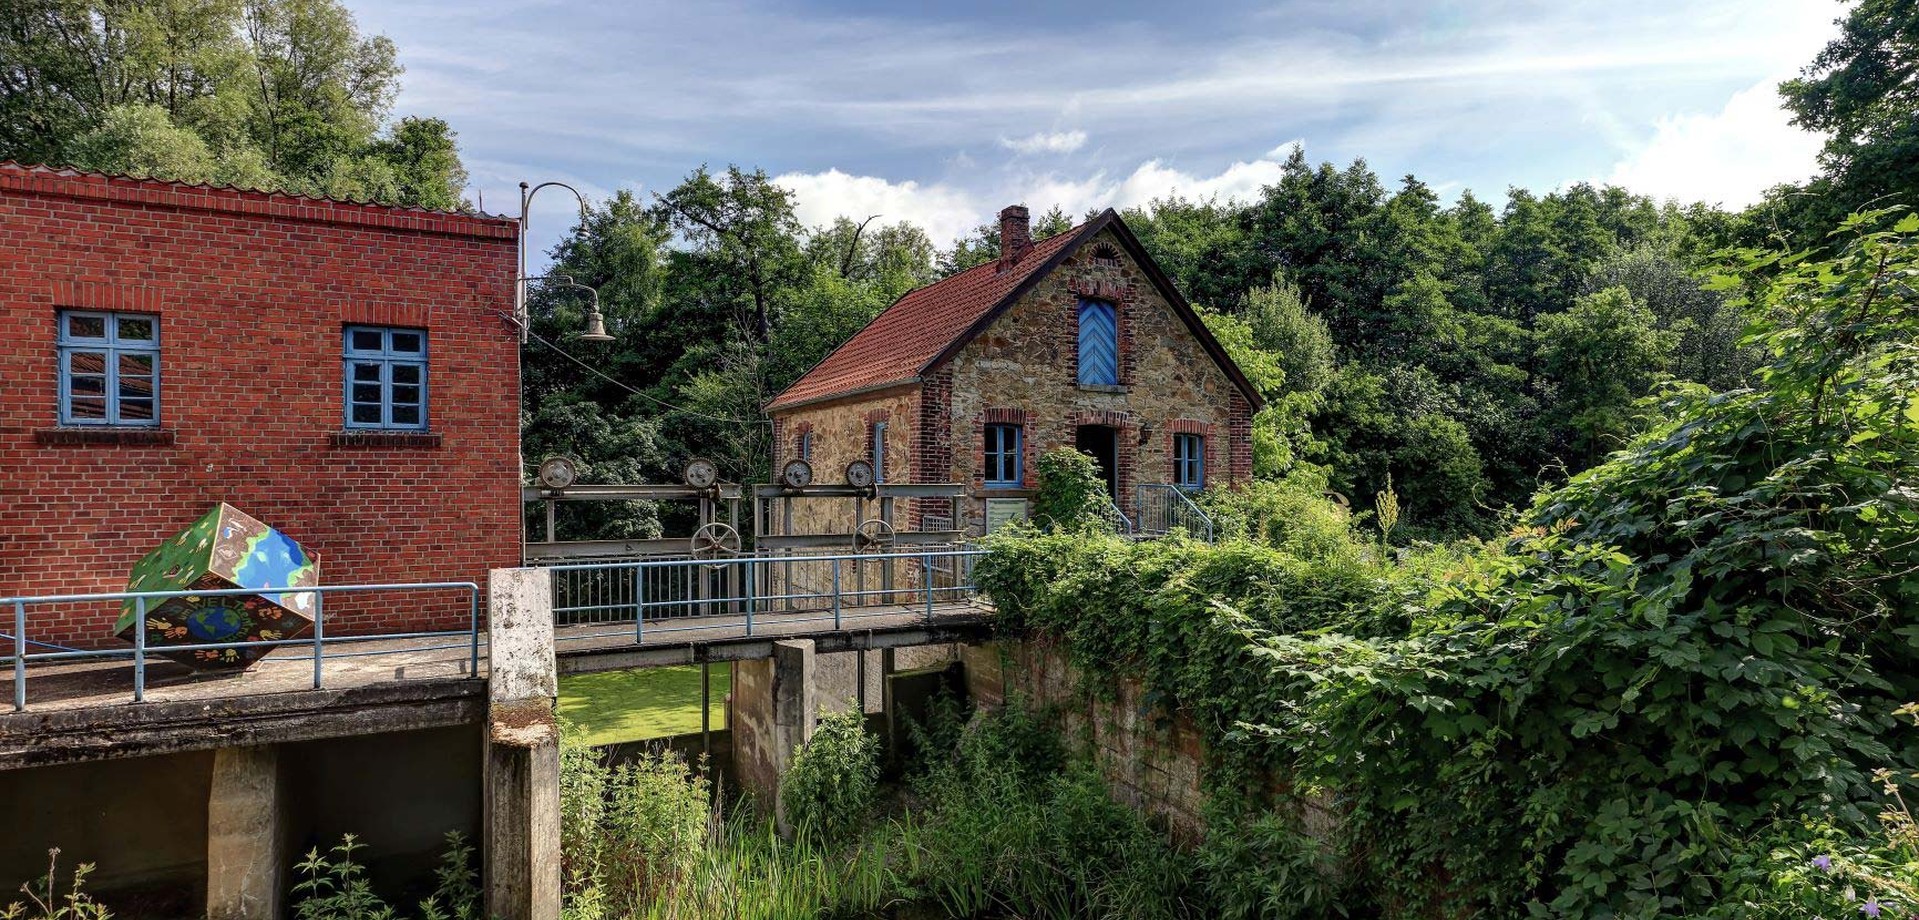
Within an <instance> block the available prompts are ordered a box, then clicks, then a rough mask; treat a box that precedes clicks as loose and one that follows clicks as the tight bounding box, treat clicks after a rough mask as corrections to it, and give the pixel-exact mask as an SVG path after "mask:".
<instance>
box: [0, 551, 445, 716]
mask: <svg viewBox="0 0 1919 920" xmlns="http://www.w3.org/2000/svg"><path fill="white" fill-rule="evenodd" d="M421 591H438V592H446V591H458V592H462V593H464V594H465V595H466V601H467V608H468V626H467V628H466V629H464V630H442V631H438V632H401V633H373V634H356V635H352V636H336V637H329V636H327V634H326V598H327V597H328V596H329V595H339V594H368V593H375V592H421ZM262 593H274V594H312V595H314V604H313V634H312V635H311V636H308V637H306V638H302V639H267V640H256V641H251V642H204V643H195V644H182V645H175V644H171V643H169V644H167V645H165V646H150V645H149V644H148V643H147V630H146V628H145V624H146V619H147V617H146V614H147V610H148V609H149V605H151V604H152V603H153V602H154V601H168V600H172V599H174V598H177V597H244V596H249V595H257V594H262ZM107 603H111V604H114V605H116V606H118V607H122V608H124V607H125V605H127V604H128V603H131V604H132V605H133V609H134V613H135V616H136V620H135V622H136V624H138V628H136V629H134V630H133V647H132V648H103V649H76V648H67V647H64V646H57V645H52V644H49V643H46V642H40V641H35V640H34V639H33V638H32V636H31V635H30V634H29V633H30V629H31V625H32V624H31V623H30V622H29V618H28V616H27V611H28V610H29V609H30V608H34V607H47V606H55V605H65V606H72V605H78V604H107ZM5 610H10V611H11V612H12V614H13V624H12V630H11V634H10V635H9V634H7V633H4V632H0V647H4V646H5V645H7V644H11V645H12V647H13V654H12V655H11V656H6V657H0V666H9V665H10V666H11V668H12V671H13V708H14V710H15V711H20V710H24V709H26V708H27V676H28V675H27V666H28V665H30V664H34V663H37V662H75V661H92V660H104V661H112V660H117V659H130V660H131V661H132V665H133V701H134V702H136V703H139V702H145V700H146V690H147V664H148V659H149V658H150V657H151V656H152V655H153V654H155V653H156V652H162V653H169V654H170V653H174V652H195V651H217V650H223V649H236V648H267V649H277V648H281V647H286V646H311V648H312V659H313V688H314V689H315V690H321V689H325V686H326V684H325V670H326V669H325V664H326V661H327V660H328V659H329V658H331V659H341V658H359V657H365V656H368V655H384V654H399V653H406V654H413V653H417V652H424V651H436V650H445V649H455V648H464V649H466V650H467V674H468V675H475V674H478V673H479V666H480V587H479V585H477V584H474V583H473V582H470V581H439V582H416V583H410V584H390V585H325V586H315V587H302V588H294V589H287V590H284V591H281V590H271V591H263V590H262V589H259V588H218V589H210V590H194V591H125V592H118V593H105V594H45V595H33V596H21V597H0V611H5ZM453 638H458V639H460V640H461V641H459V642H454V643H450V644H444V645H424V646H420V645H408V646H406V647H405V648H404V649H392V650H384V649H383V650H374V651H371V652H342V651H338V650H336V649H333V646H339V645H344V646H348V647H351V646H353V645H356V644H358V643H363V642H376V641H391V640H398V639H406V640H416V639H417V640H426V639H453ZM29 646H37V647H40V648H51V649H54V651H48V652H28V651H27V648H28V647H29Z"/></svg>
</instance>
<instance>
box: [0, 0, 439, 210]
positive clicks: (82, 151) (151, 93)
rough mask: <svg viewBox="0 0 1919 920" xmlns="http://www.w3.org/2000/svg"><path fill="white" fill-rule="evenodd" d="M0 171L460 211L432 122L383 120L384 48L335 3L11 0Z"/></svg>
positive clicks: (391, 57) (391, 84) (389, 82)
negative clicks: (67, 168) (147, 179)
mask: <svg viewBox="0 0 1919 920" xmlns="http://www.w3.org/2000/svg"><path fill="white" fill-rule="evenodd" d="M5 19H6V20H7V23H8V26H7V28H6V29H4V30H0V60H6V61H7V62H8V65H9V73H11V74H12V75H13V76H14V77H15V78H14V79H9V80H6V81H0V158H6V159H17V160H22V161H26V162H47V163H65V164H71V165H76V166H80V167H82V168H86V169H93V170H99V171H104V172H114V173H131V174H135V175H148V176H154V177H158V178H164V179H177V180H181V181H187V182H215V183H222V184H229V185H237V186H242V187H252V188H266V189H277V190H285V191H289V192H294V193H298V194H307V195H328V196H332V197H337V198H350V199H357V200H370V201H377V202H380V203H383V204H405V205H419V206H422V207H430V208H442V209H444V208H456V207H461V206H463V204H464V201H463V199H462V197H461V193H462V190H463V189H464V188H465V186H466V170H465V168H464V167H463V166H462V165H461V164H460V159H459V154H458V152H457V150H456V148H455V142H454V136H453V132H452V131H451V130H450V129H449V128H448V126H447V124H446V123H445V122H444V121H441V120H439V119H433V118H411V117H409V118H402V119H400V120H398V121H397V122H393V123H391V124H389V123H388V121H387V116H388V113H389V112H390V110H391V108H392V104H393V99H394V96H395V94H396V93H397V92H398V88H399V82H398V81H399V75H400V70H401V68H400V66H399V63H398V61H397V58H396V52H395V49H394V47H393V43H392V42H391V41H389V40H387V39H386V38H385V37H384V36H371V37H368V36H363V35H361V34H360V31H359V28H358V26H357V25H356V24H355V23H354V21H353V16H352V14H351V13H350V12H348V11H347V9H346V7H345V6H343V5H341V4H340V3H339V2H338V0H154V2H145V3H132V4H129V3H111V2H99V0H13V2H10V3H9V4H7V6H6V7H5Z"/></svg>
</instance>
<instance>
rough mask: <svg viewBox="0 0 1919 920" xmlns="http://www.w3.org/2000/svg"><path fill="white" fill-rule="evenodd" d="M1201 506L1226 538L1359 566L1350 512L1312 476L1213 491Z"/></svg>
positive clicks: (1361, 546)
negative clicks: (1328, 497) (1326, 492)
mask: <svg viewBox="0 0 1919 920" xmlns="http://www.w3.org/2000/svg"><path fill="white" fill-rule="evenodd" d="M1199 502H1200V505H1201V507H1202V508H1203V509H1204V510H1205V512H1206V514H1207V515H1208V516H1209V517H1211V518H1212V519H1213V525H1214V528H1215V531H1216V533H1217V535H1218V536H1219V537H1220V538H1222V539H1245V540H1251V541H1253V542H1256V543H1263V544H1265V545H1267V546H1270V547H1272V548H1274V549H1277V550H1280V551H1282V552H1284V553H1286V554H1288V555H1291V556H1294V557H1297V558H1300V559H1305V560H1309V561H1322V560H1342V561H1346V562H1356V561H1357V560H1359V559H1360V558H1361V557H1362V556H1363V554H1364V542H1363V541H1362V540H1360V539H1359V538H1358V537H1357V536H1355V534H1354V532H1353V519H1352V513H1351V512H1350V511H1348V510H1347V509H1346V508H1345V507H1342V506H1341V505H1339V504H1338V503H1336V502H1333V501H1330V500H1328V499H1327V497H1326V495H1325V482H1324V481H1323V480H1322V479H1319V478H1316V477H1313V476H1310V475H1304V474H1300V475H1294V476H1291V477H1288V478H1287V479H1284V480H1278V481H1275V480H1256V481H1254V482H1252V483H1249V484H1247V485H1246V486H1244V487H1242V488H1236V489H1210V490H1208V491H1206V492H1204V493H1201V495H1200V498H1199Z"/></svg>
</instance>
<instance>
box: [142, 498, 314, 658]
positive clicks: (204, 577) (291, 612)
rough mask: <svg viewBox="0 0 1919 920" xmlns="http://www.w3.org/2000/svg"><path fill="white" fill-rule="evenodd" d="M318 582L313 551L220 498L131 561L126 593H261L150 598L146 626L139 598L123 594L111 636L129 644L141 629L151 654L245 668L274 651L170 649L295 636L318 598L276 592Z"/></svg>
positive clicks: (308, 624) (309, 623) (307, 626)
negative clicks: (234, 590) (237, 590)
mask: <svg viewBox="0 0 1919 920" xmlns="http://www.w3.org/2000/svg"><path fill="white" fill-rule="evenodd" d="M319 583H320V567H319V557H318V556H317V555H315V554H313V553H310V552H308V551H307V550H306V549H305V548H303V547H301V546H300V544H299V543H296V542H294V540H293V539H292V538H291V537H288V536H287V535H286V534H283V533H281V532H280V531H278V530H275V529H273V528H272V527H269V526H267V525H266V524H264V523H262V522H260V521H259V520H257V519H255V518H253V517H251V516H249V515H247V514H246V513H244V512H242V511H240V510H239V509H237V508H235V507H233V506H232V505H228V504H225V503H222V504H219V505H215V506H214V507H213V510H211V511H208V512H207V513H206V515H205V516H203V517H201V518H200V519H199V520H197V521H195V522H193V524H192V525H191V526H189V527H188V528H187V529H185V530H183V531H181V532H180V533H179V534H177V535H175V536H173V537H172V538H170V539H168V540H167V541H166V542H164V543H162V544H160V546H159V547H158V548H157V549H155V550H154V551H153V552H150V553H148V554H147V555H146V556H145V557H144V558H142V559H141V560H140V561H139V562H137V563H135V564H134V566H133V573H132V576H131V578H129V579H128V581H127V591H129V592H137V591H193V590H200V591H213V590H220V589H231V588H252V589H259V591H260V593H258V594H234V595H212V596H205V595H187V596H184V597H175V598H152V599H148V600H147V602H146V617H145V620H146V622H145V623H144V624H141V623H140V619H141V617H140V609H139V604H138V602H137V601H135V600H134V599H132V598H128V599H127V601H126V602H125V604H124V605H123V607H122V609H121V613H120V619H119V621H118V622H117V623H116V624H115V625H114V634H115V635H117V636H119V637H120V638H122V639H125V640H127V641H128V642H134V641H136V637H135V634H134V632H133V630H134V629H135V628H144V629H145V630H146V644H147V648H148V649H150V650H152V651H153V653H154V654H157V655H163V656H165V657H167V658H171V659H173V660H175V661H178V662H180V663H181V664H184V665H187V666H188V667H191V668H195V669H209V670H233V671H239V670H244V669H246V668H247V667H249V666H251V665H252V664H253V663H254V662H255V661H258V660H260V658H262V657H264V656H265V655H266V654H267V653H269V652H271V651H273V648H272V647H271V646H248V647H244V648H233V647H226V648H191V647H188V648H177V649H174V650H171V651H170V650H169V648H170V647H174V646H196V645H222V644H225V643H240V642H270V641H274V640H283V639H298V638H301V637H303V636H305V635H306V634H307V632H308V631H309V630H311V629H312V628H313V617H314V614H315V611H316V607H317V606H318V603H319V596H318V595H317V594H315V593H314V592H311V591H284V590H274V589H283V588H303V587H311V586H313V585H317V584H319Z"/></svg>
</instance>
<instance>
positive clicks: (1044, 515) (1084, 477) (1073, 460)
mask: <svg viewBox="0 0 1919 920" xmlns="http://www.w3.org/2000/svg"><path fill="white" fill-rule="evenodd" d="M1034 472H1035V480H1034V481H1035V482H1036V483H1037V486H1038V490H1037V492H1036V493H1035V494H1034V496H1033V524H1034V525H1035V526H1037V527H1039V528H1041V529H1042V530H1066V531H1077V530H1081V529H1084V528H1086V527H1088V526H1095V525H1097V524H1099V523H1100V522H1102V521H1104V520H1105V519H1106V513H1107V511H1106V509H1107V506H1108V505H1110V504H1111V500H1110V499H1109V498H1108V497H1107V495H1106V480H1104V479H1103V478H1101V477H1100V474H1099V464H1098V463H1096V462H1094V460H1093V458H1092V457H1090V456H1087V455H1086V454H1083V453H1080V452H1079V451H1077V450H1074V449H1073V448H1070V447H1055V448H1053V449H1052V450H1049V451H1047V452H1045V453H1043V454H1040V457H1039V463H1038V464H1037V467H1036V469H1035V470H1034Z"/></svg>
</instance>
